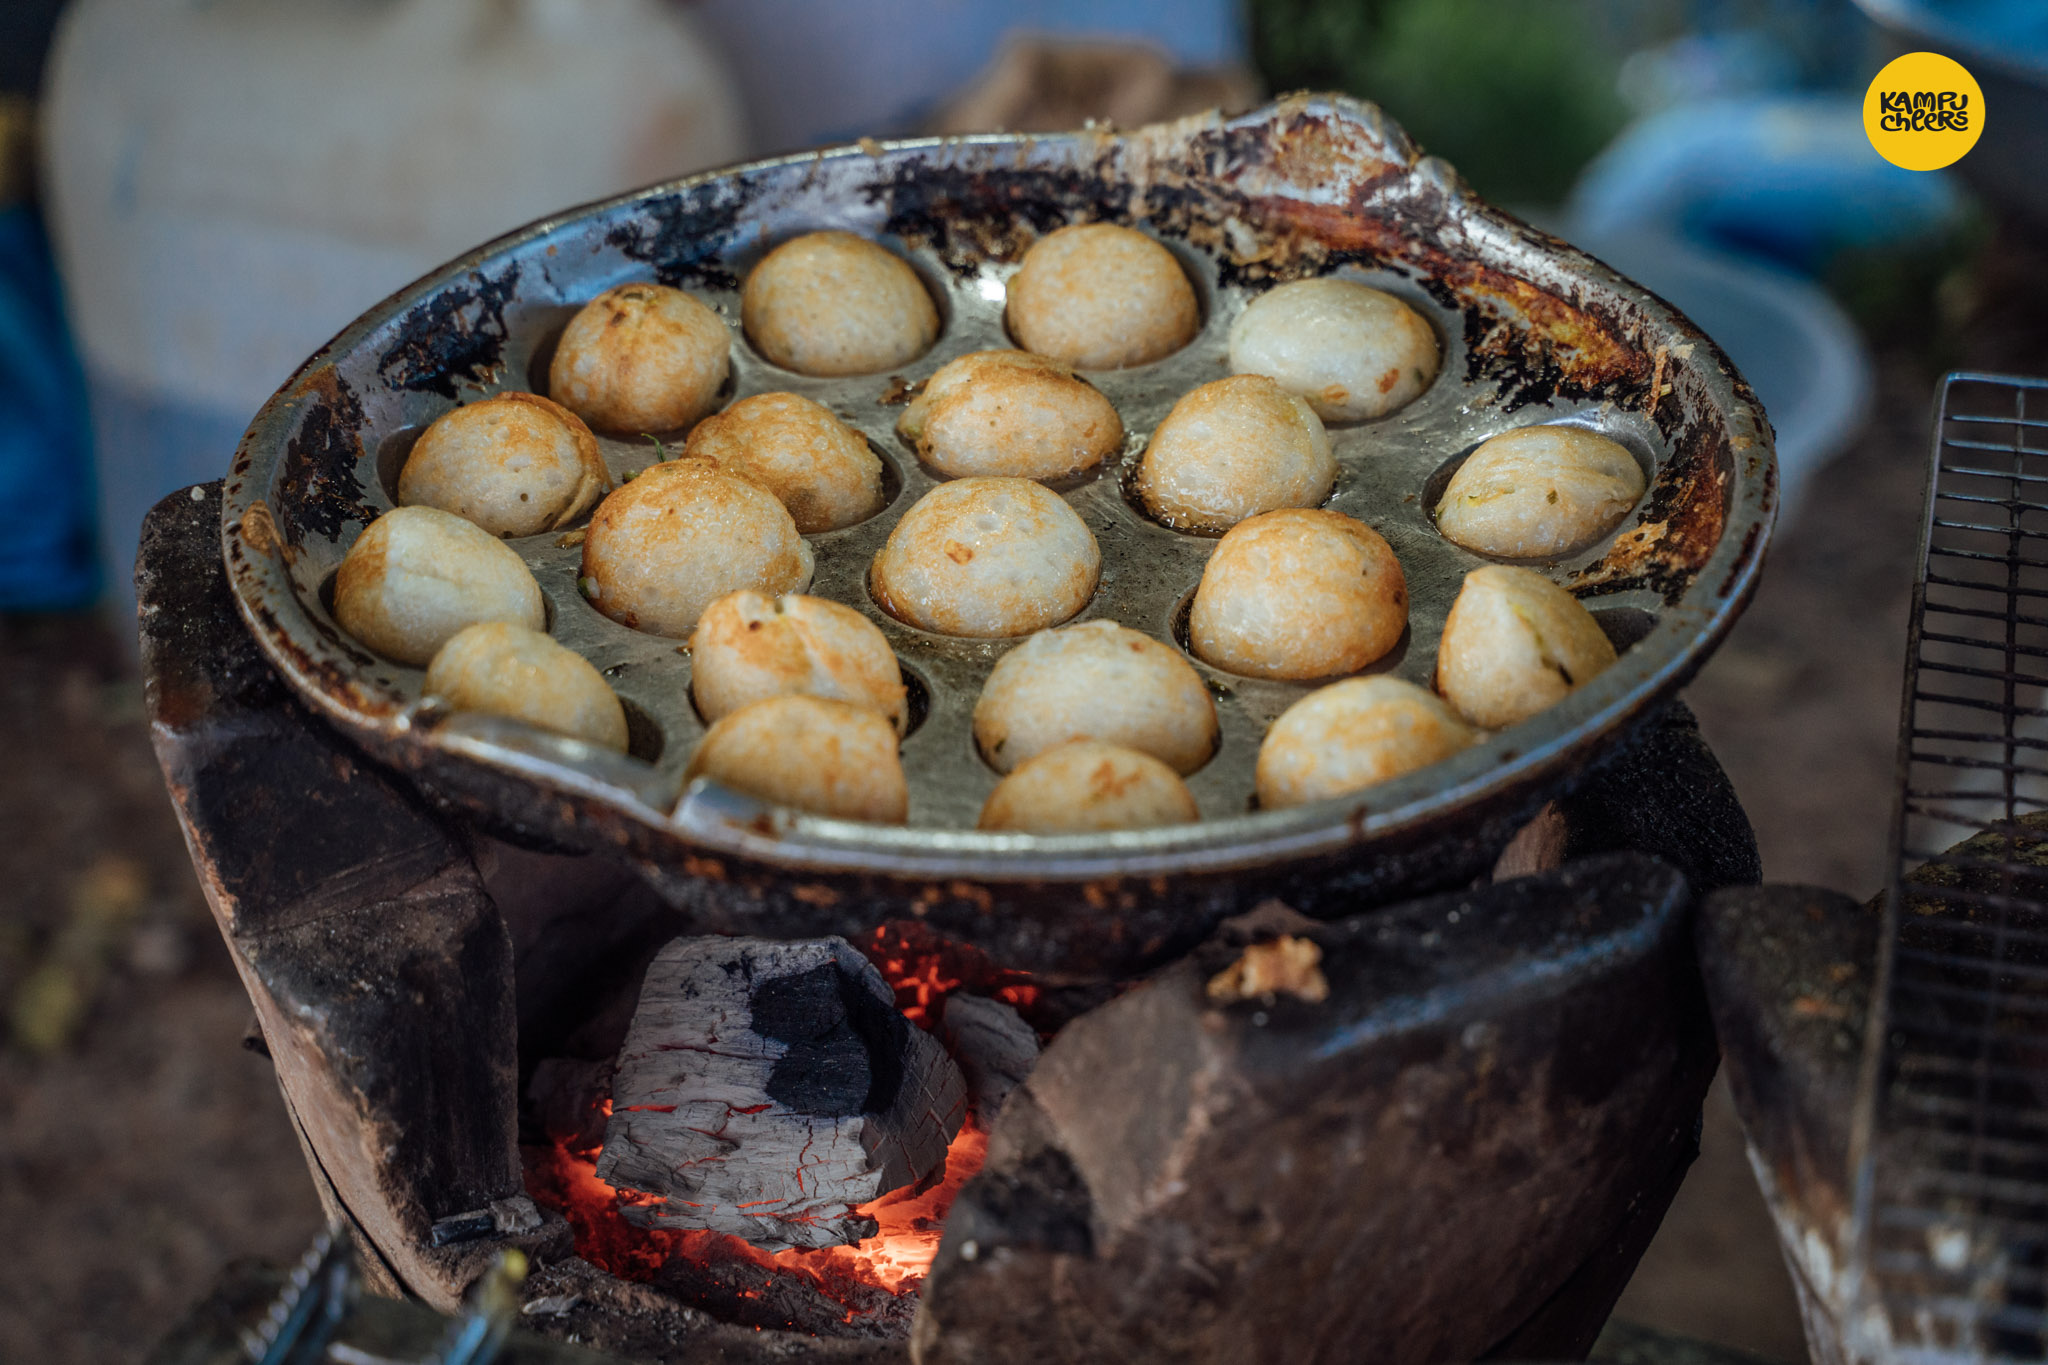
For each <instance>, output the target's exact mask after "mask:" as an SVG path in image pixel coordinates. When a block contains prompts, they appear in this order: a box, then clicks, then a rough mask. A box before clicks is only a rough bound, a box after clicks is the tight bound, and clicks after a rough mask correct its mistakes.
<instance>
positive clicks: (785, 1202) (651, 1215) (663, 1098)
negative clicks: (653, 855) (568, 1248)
mask: <svg viewBox="0 0 2048 1365" xmlns="http://www.w3.org/2000/svg"><path fill="white" fill-rule="evenodd" d="M892 999H893V997H892V995H891V993H890V991H889V988H888V986H887V985H886V984H885V983H884V982H883V980H882V976H881V973H879V972H877V971H876V970H875V969H874V967H873V966H872V965H870V964H869V962H868V961H867V959H866V958H864V957H862V956H861V955H860V954H859V953H857V952H855V951H854V950H853V949H852V948H851V947H850V946H848V944H847V943H846V941H845V940H843V939H837V938H826V939H811V940H807V941H803V942H795V943H783V942H776V941H772V940H768V939H751V938H719V937H709V938H687V939H677V940H676V941H675V942H673V943H671V944H669V945H668V946H667V947H666V948H664V949H662V950H661V952H660V953H659V954H658V955H657V956H656V957H655V959H654V962H653V964H652V965H651V966H649V968H648V969H647V980H646V983H645V985H643V986H642V988H641V992H640V1005H639V1008H638V1010H637V1011H636V1012H635V1013H634V1015H633V1024H632V1028H631V1029H630V1030H629V1031H628V1033H627V1035H626V1047H625V1050H624V1051H623V1052H621V1053H620V1054H619V1060H618V1074H617V1077H616V1079H615V1080H614V1081H613V1083H612V1116H611V1120H610V1122H609V1124H608V1125H607V1126H606V1130H605V1143H604V1151H603V1153H602V1155H600V1156H599V1157H598V1162H597V1174H598V1176H599V1178H600V1179H602V1180H605V1181H607V1182H609V1183H611V1184H613V1185H617V1186H624V1187H628V1188H631V1189H634V1190H639V1191H642V1192H643V1193H646V1194H651V1195H655V1196H658V1198H657V1199H656V1200H654V1201H652V1202H648V1203H627V1204H626V1205H625V1207H624V1209H623V1212H624V1213H625V1215H626V1217H628V1218H629V1219H631V1220H633V1221H634V1222H637V1223H640V1224H642V1225H644V1226H648V1227H660V1228H703V1229H709V1230H711V1231H714V1232H725V1233H731V1234H733V1235H735V1236H738V1237H744V1238H745V1239H747V1240H748V1241H750V1242H752V1243H754V1244H755V1245H756V1246H759V1247H762V1248H763V1249H765V1250H769V1251H781V1250H785V1249H787V1248H790V1247H824V1246H834V1245H838V1244H840V1243H845V1242H853V1241H858V1240H859V1239H861V1238H863V1237H867V1236H871V1235H873V1234H874V1232H875V1230H876V1224H875V1222H874V1220H872V1219H870V1218H867V1217H864V1216H862V1215H861V1214H859V1213H857V1212H856V1211H855V1210H856V1208H857V1207H858V1206H859V1205H862V1204H865V1203H868V1202H869V1201H871V1200H873V1199H875V1198H877V1197H879V1196H881V1195H883V1194H887V1193H889V1192H890V1191H892V1190H896V1189H900V1188H902V1187H904V1186H907V1185H918V1184H921V1183H923V1182H925V1181H927V1180H929V1179H931V1178H933V1177H935V1176H937V1175H938V1174H939V1173H940V1172H941V1171H942V1170H943V1169H944V1167H945V1162H946V1147H947V1144H948V1143H949V1142H950V1141H951V1140H952V1137H953V1135H954V1134H955V1133H956V1132H958V1131H959V1129H960V1124H961V1121H962V1120H963V1119H964V1118H965V1117H966V1110H967V1094H966V1087H965V1084H964V1083H963V1081H962V1080H961V1076H960V1070H959V1068H958V1067H956V1066H954V1065H953V1063H952V1061H951V1060H950V1059H949V1058H948V1057H947V1056H946V1053H945V1050H944V1049H943V1048H941V1047H940V1046H939V1043H938V1041H937V1040H936V1039H934V1038H933V1037H932V1036H931V1035H930V1034H927V1033H926V1032H924V1031H923V1030H922V1029H920V1028H917V1027H916V1026H914V1025H913V1024H911V1023H910V1021H909V1020H907V1019H905V1018H904V1017H903V1016H902V1015H901V1014H899V1013H898V1012H897V1011H896V1009H895V1007H894V1005H893V1003H892Z"/></svg>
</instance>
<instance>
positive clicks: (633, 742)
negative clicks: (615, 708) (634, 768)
mask: <svg viewBox="0 0 2048 1365" xmlns="http://www.w3.org/2000/svg"><path fill="white" fill-rule="evenodd" d="M619 709H621V710H622V711H624V712H625V713H626V753H627V756H628V757H631V758H637V759H639V760H641V761H642V762H644V763H659V762H661V755H662V751H663V750H664V749H666V748H667V747H668V737H667V736H666V735H664V734H663V733H662V729H661V722H660V721H658V720H656V719H655V718H654V717H653V716H651V715H649V714H648V713H647V712H646V710H644V709H643V708H642V707H641V706H640V705H639V704H638V703H636V702H631V701H628V700H627V699H626V698H624V697H620V698H619Z"/></svg>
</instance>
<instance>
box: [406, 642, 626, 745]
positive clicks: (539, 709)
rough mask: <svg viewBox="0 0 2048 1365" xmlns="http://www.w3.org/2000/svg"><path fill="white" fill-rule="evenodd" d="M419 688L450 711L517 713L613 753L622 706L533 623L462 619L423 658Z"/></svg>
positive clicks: (622, 736) (620, 733)
mask: <svg viewBox="0 0 2048 1365" xmlns="http://www.w3.org/2000/svg"><path fill="white" fill-rule="evenodd" d="M424 690H425V692H426V694H427V695H428V696H430V697H439V698H441V699H442V700H443V701H445V702H447V703H448V704H449V705H450V706H452V707H454V708H455V709H456V710H458V711H483V712H486V713H488V714H490V715H494V716H509V717H511V718H512V719H514V720H523V721H525V722H526V723H527V724H528V725H532V726H535V727H537V728H539V729H542V730H552V731H553V732H555V733H556V734H559V735H567V736H569V737H570V738H571V739H580V740H583V741H585V742H586V743H590V744H596V745H599V746H601V747H603V748H606V749H614V750H617V751H618V752H620V753H624V752H625V751H626V711H625V708H624V707H622V706H621V705H619V698H618V694H617V693H615V692H613V691H612V689H611V685H610V684H609V683H607V682H605V680H604V676H603V675H602V674H600V673H599V672H598V671H597V669H596V668H594V667H592V665H591V663H590V661H589V660H588V659H585V658H584V657H583V656H582V655H580V654H578V653H576V651H574V650H572V649H569V648H566V647H565V646H563V645H559V644H557V643H555V642H554V641H553V640H551V639H549V638H548V637H547V636H545V635H543V634H541V633H540V632H539V631H537V630H528V629H527V628H526V627H524V626H515V625H510V624H508V623H506V622H502V621H489V622H484V623H482V624H479V625H474V626H465V627H464V628H463V629H461V630H459V631H457V632H456V633H455V635H454V636H453V637H452V638H451V639H450V640H449V641H448V643H447V644H445V645H442V646H441V648H440V651H439V652H438V653H436V654H435V655H434V660H433V662H432V663H430V664H428V665H427V681H426V686H425V689H424Z"/></svg>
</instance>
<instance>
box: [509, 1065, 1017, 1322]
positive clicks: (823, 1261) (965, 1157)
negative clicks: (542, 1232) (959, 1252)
mask: <svg viewBox="0 0 2048 1365" xmlns="http://www.w3.org/2000/svg"><path fill="white" fill-rule="evenodd" d="M604 1108H605V1111H606V1112H607V1113H609V1112H610V1110H611V1102H610V1101H609V1100H607V1101H606V1102H605V1104H604ZM528 1151H529V1155H531V1156H535V1157H537V1160H535V1161H533V1162H532V1163H531V1164H529V1166H528V1169H527V1173H526V1184H527V1190H528V1192H529V1193H530V1194H532V1196H533V1197H534V1198H535V1199H537V1200H539V1201H540V1202H541V1203H543V1204H546V1205H548V1206H549V1207H551V1208H554V1209H557V1210H559V1211H560V1212H561V1214H562V1215H563V1216H564V1217H565V1218H567V1219H568V1220H569V1227H570V1229H571V1230H572V1231H573V1232H574V1233H575V1236H576V1254H577V1255H579V1256H581V1257H582V1258H583V1259H584V1260H586V1261H588V1262H590V1263H591V1264H592V1265H594V1266H596V1267H597V1268H598V1269H600V1270H603V1271H606V1272H607V1273H609V1274H613V1275H616V1276H618V1277H619V1278H620V1279H622V1280H648V1279H651V1278H653V1277H654V1275H655V1274H656V1272H658V1271H659V1270H660V1269H661V1267H662V1266H663V1265H664V1264H665V1263H666V1262H668V1261H670V1260H672V1259H678V1258H681V1259H686V1260H693V1261H713V1260H718V1261H740V1262H747V1263H751V1264H753V1265H756V1266H759V1267H761V1268H763V1269H771V1270H782V1271H792V1272H795V1273H796V1274H798V1275H801V1276H803V1277H804V1278H805V1279H808V1280H810V1281H811V1282H812V1283H813V1284H815V1285H816V1286H817V1287H818V1288H819V1289H820V1290H821V1291H823V1292H824V1293H826V1294H831V1293H832V1292H833V1286H834V1285H835V1283H838V1282H841V1281H848V1280H850V1281H854V1282H856V1283H862V1284H868V1285H873V1286H875V1287H877V1288H881V1289H886V1290H888V1291H889V1292H890V1293H892V1294H903V1293H907V1292H909V1291H911V1290H914V1289H916V1288H917V1286H918V1285H919V1284H921V1283H922V1282H923V1280H924V1276H925V1272H926V1271H927V1270H928V1269H930V1267H931V1263H932V1258H933V1257H934V1256H936V1255H937V1254H938V1250H939V1236H940V1233H941V1232H942V1231H943V1229H944V1226H945V1220H946V1213H947V1210H949V1209H951V1208H952V1206H953V1197H954V1196H955V1195H957V1194H958V1193H959V1192H960V1187H961V1186H962V1185H965V1184H966V1183H967V1182H968V1181H969V1180H970V1179H972V1178H973V1176H974V1173H975V1172H976V1171H979V1170H980V1169H981V1163H982V1159H983V1157H985V1156H986V1155H987V1152H988V1135H987V1134H986V1133H984V1132H982V1131H981V1129H980V1128H978V1127H976V1126H975V1125H974V1124H973V1123H972V1122H971V1121H970V1122H968V1123H966V1124H963V1125H962V1126H961V1129H960V1132H959V1133H958V1134H957V1135H956V1136H955V1137H954V1139H953V1144H952V1146H950V1147H948V1148H947V1149H946V1169H945V1173H944V1174H943V1175H942V1176H941V1177H940V1178H939V1179H938V1180H936V1181H934V1182H933V1183H932V1185H931V1187H930V1188H929V1189H927V1190H925V1191H924V1192H923V1193H922V1194H914V1195H908V1196H904V1195H903V1194H902V1192H901V1191H897V1192H894V1193H891V1194H885V1195H883V1196H882V1197H881V1198H879V1199H876V1200H874V1201H873V1202H872V1203H867V1204H862V1205H861V1206H860V1207H859V1208H858V1209H856V1210H855V1212H857V1213H860V1214H862V1215H864V1216H865V1217H869V1218H872V1219H874V1220H875V1222H876V1223H877V1224H879V1225H880V1226H879V1228H878V1230H877V1231H876V1233H875V1235H874V1236H872V1237H868V1238H865V1239H863V1240H861V1241H859V1242H855V1243H854V1244H852V1245H851V1246H837V1247H826V1248H823V1249H821V1250H817V1251H779V1252H774V1253H772V1254H771V1253H769V1252H766V1251H763V1250H761V1249H760V1248H759V1247H757V1246H754V1245H753V1244H752V1243H750V1242H748V1241H746V1240H745V1239H743V1238H739V1237H733V1236H730V1235H728V1234H726V1233H722V1232H691V1231H681V1230H678V1229H673V1228H644V1227H640V1226H638V1225H636V1224H634V1223H629V1222H627V1221H626V1218H625V1215H624V1214H623V1213H621V1212H620V1209H621V1208H622V1207H623V1206H625V1205H627V1204H649V1203H658V1202H660V1201H659V1200H658V1199H657V1198H655V1197H653V1196H649V1195H643V1194H640V1193H639V1192H637V1191H634V1190H622V1189H618V1188H615V1187H614V1186H611V1185H608V1184H606V1183H605V1182H604V1181H602V1180H600V1179H598V1176H597V1154H598V1149H597V1148H595V1147H592V1148H588V1149H586V1150H583V1151H576V1150H573V1149H571V1148H570V1147H569V1146H568V1145H567V1144H566V1143H560V1142H558V1143H555V1144H553V1146H552V1147H550V1148H548V1149H546V1150H545V1151H544V1152H539V1153H536V1152H534V1150H533V1149H528ZM749 1292H750V1291H746V1290H741V1291H740V1293H742V1294H743V1295H745V1294H747V1293H749Z"/></svg>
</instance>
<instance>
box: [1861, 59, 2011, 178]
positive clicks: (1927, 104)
mask: <svg viewBox="0 0 2048 1365" xmlns="http://www.w3.org/2000/svg"><path fill="white" fill-rule="evenodd" d="M1863 131H1864V132H1865V133H1867V134H1868V135H1869V137H1870V145H1871V146H1873V147H1875V148H1877V154H1878V155H1879V156H1881V157H1883V158H1884V159H1885V160H1886V161H1889V162H1891V163H1892V165H1894V166H1904V167H1905V168H1906V169H1907V170H1909V171H1938V170H1940V169H1941V168H1942V167H1943V166H1949V165H1953V164H1955V163H1956V162H1957V161H1960V160H1961V159H1962V156H1963V153H1964V152H1967V151H1969V150H1970V148H1972V147H1974V146H1976V145H1977V135H1978V134H1980V133H1982V132H1983V131H1984V92H1983V91H1981V90H1979V89H1978V88H1977V79H1976V77H1974V76H1972V75H1971V74H1970V73H1969V72H1968V71H1966V70H1964V69H1963V64H1962V63H1961V62H1958V61H1953V60H1951V59H1949V58H1947V57H1944V56H1942V55H1941V54H1940V53H1939V52H1908V53H1907V54H1906V55H1905V56H1903V57H1900V58H1899V59H1898V60H1896V61H1894V62H1892V63H1891V64H1889V65H1888V66H1886V67H1885V69H1884V70H1882V71H1880V72H1878V73H1877V79H1875V80H1873V81H1872V82H1871V83H1870V89H1868V90H1866V91H1865V92H1864V93H1863Z"/></svg>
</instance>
